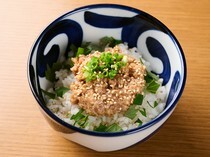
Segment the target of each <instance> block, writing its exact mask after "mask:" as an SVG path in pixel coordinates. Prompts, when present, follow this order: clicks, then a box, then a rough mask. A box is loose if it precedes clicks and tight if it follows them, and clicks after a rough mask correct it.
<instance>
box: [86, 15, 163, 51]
mask: <svg viewBox="0 0 210 157" xmlns="http://www.w3.org/2000/svg"><path fill="white" fill-rule="evenodd" d="M145 16H146V14H144V13H141V14H139V15H136V16H134V17H117V16H107V15H101V14H97V13H93V12H90V11H86V12H85V13H84V20H85V22H86V23H87V24H89V25H91V26H94V27H98V28H121V27H122V35H121V38H122V41H124V42H127V43H128V46H129V47H136V46H137V45H136V44H137V40H138V38H139V36H140V35H141V34H142V33H143V32H145V31H147V30H151V29H153V30H161V31H162V32H165V31H164V29H162V28H161V27H160V26H159V25H158V22H157V21H154V20H152V19H150V18H145Z"/></svg>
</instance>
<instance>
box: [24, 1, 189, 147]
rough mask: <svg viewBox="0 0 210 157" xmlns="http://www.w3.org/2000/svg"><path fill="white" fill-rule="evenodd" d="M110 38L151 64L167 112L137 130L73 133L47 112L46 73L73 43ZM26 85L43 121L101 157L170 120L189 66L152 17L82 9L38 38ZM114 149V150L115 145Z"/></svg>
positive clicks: (125, 10) (127, 10)
mask: <svg viewBox="0 0 210 157" xmlns="http://www.w3.org/2000/svg"><path fill="white" fill-rule="evenodd" d="M104 36H112V37H114V38H116V39H121V40H122V41H123V42H127V43H128V45H129V47H137V48H138V49H139V50H140V51H141V52H142V54H143V57H144V58H145V59H146V60H147V61H149V62H150V63H151V68H152V70H153V72H155V73H157V74H159V76H160V77H161V78H163V85H165V86H166V89H167V92H168V94H167V102H166V107H165V109H164V111H163V112H162V113H161V114H160V115H159V116H158V117H156V118H155V119H153V120H152V121H150V122H148V123H147V124H145V125H143V126H140V127H138V128H135V129H132V130H128V131H123V132H116V133H101V132H94V131H87V130H83V129H80V128H77V127H74V126H72V125H70V124H68V123H66V122H64V121H62V120H61V119H59V118H58V117H56V116H55V115H54V114H53V113H52V112H51V111H50V110H49V109H48V108H47V107H46V103H45V101H44V98H43V94H42V92H41V88H42V89H47V88H49V86H50V83H49V82H48V81H47V80H46V79H45V70H46V68H47V64H48V65H50V66H51V65H52V64H53V63H54V62H56V61H57V60H58V59H59V58H60V57H65V56H66V54H67V52H68V51H69V47H70V45H71V44H72V43H73V44H75V45H77V46H79V45H81V43H82V42H83V41H91V42H97V41H98V40H99V39H100V38H101V37H104ZM27 67H28V71H27V72H28V81H29V85H30V88H31V91H32V93H33V95H34V97H35V99H36V100H37V102H38V104H39V107H40V110H41V112H42V113H43V115H44V117H45V119H46V120H47V121H48V122H49V124H50V125H51V126H52V128H53V129H54V130H56V131H57V132H58V133H59V134H61V135H62V136H63V137H65V138H67V139H69V140H71V141H74V142H76V143H79V144H81V145H83V146H85V147H88V148H91V149H94V150H97V151H114V150H119V149H123V148H126V147H128V146H131V145H133V144H135V143H137V142H142V141H145V140H146V139H147V138H148V137H150V136H151V135H152V134H154V133H155V132H156V131H157V130H158V128H160V126H161V125H162V124H163V123H164V122H165V121H166V120H167V119H168V118H169V116H170V115H171V114H172V112H173V110H174V109H175V107H176V105H177V102H178V100H179V99H180V97H181V95H182V92H183V89H184V86H185V81H186V73H187V72H186V62H185V57H184V54H183V51H182V48H181V46H180V44H179V43H178V41H177V39H176V38H175V36H174V35H173V34H172V32H171V31H170V30H169V29H168V28H167V27H166V26H165V25H164V24H163V23H161V22H160V21H159V20H157V19H156V18H154V17H153V16H151V15H149V14H147V13H145V12H143V11H140V10H138V9H135V8H131V7H128V6H122V5H116V4H97V5H89V6H85V7H81V8H78V9H75V10H73V11H70V12H68V13H66V14H65V15H63V16H61V17H59V18H58V19H56V20H55V21H53V22H52V23H51V24H50V25H49V26H47V28H46V29H45V30H44V31H43V32H42V33H41V34H40V35H39V37H38V39H37V40H36V42H35V44H34V45H33V47H32V50H31V52H30V54H29V60H28V65H27ZM112 143H113V144H112Z"/></svg>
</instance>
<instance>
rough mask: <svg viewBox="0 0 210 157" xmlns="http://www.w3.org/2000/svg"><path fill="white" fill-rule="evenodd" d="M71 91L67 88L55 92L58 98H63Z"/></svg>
mask: <svg viewBox="0 0 210 157" xmlns="http://www.w3.org/2000/svg"><path fill="white" fill-rule="evenodd" d="M68 91H69V88H66V87H60V88H58V89H56V90H55V93H56V95H57V96H58V97H63V95H64V94H65V93H66V92H68Z"/></svg>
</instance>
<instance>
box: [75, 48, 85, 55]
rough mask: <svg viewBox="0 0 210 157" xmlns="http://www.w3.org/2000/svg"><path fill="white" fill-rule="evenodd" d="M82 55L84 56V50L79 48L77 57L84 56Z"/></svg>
mask: <svg viewBox="0 0 210 157" xmlns="http://www.w3.org/2000/svg"><path fill="white" fill-rule="evenodd" d="M82 54H84V48H82V47H78V49H77V53H76V57H79V55H82Z"/></svg>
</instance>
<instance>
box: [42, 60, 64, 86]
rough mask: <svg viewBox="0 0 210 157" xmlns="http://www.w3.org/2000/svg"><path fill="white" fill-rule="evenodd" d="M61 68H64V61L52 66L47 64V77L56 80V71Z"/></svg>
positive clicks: (52, 80) (51, 80)
mask: <svg viewBox="0 0 210 157" xmlns="http://www.w3.org/2000/svg"><path fill="white" fill-rule="evenodd" d="M61 68H62V63H59V62H56V63H53V64H52V66H51V67H50V66H49V65H47V70H46V71H45V77H46V79H47V80H49V81H50V82H55V81H56V78H55V72H56V71H58V70H60V69H61Z"/></svg>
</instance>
